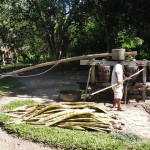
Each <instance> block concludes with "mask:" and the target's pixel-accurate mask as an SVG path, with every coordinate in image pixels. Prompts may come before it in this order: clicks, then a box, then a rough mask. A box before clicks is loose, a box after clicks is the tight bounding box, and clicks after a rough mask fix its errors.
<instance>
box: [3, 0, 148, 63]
mask: <svg viewBox="0 0 150 150" xmlns="http://www.w3.org/2000/svg"><path fill="white" fill-rule="evenodd" d="M149 5H150V1H147V0H136V1H133V0H130V1H125V0H120V1H117V0H116V1H113V0H32V1H31V0H0V9H1V11H0V47H6V48H7V49H8V50H9V51H11V52H12V53H13V54H14V57H13V61H14V62H18V61H22V62H30V63H40V62H46V61H50V60H54V59H60V58H62V57H71V56H76V55H85V54H92V53H102V52H111V49H113V48H125V49H126V50H127V51H131V50H136V51H138V54H139V55H138V57H137V58H138V59H149V58H150V54H149V47H150V43H149V41H150V25H149V18H150V9H149Z"/></svg>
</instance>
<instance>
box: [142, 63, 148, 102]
mask: <svg viewBox="0 0 150 150" xmlns="http://www.w3.org/2000/svg"><path fill="white" fill-rule="evenodd" d="M143 69H144V70H143V73H142V76H143V78H142V79H143V85H144V86H143V90H142V100H143V101H144V102H145V98H146V72H147V70H146V66H143Z"/></svg>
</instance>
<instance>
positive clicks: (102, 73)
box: [98, 66, 111, 83]
mask: <svg viewBox="0 0 150 150" xmlns="http://www.w3.org/2000/svg"><path fill="white" fill-rule="evenodd" d="M110 75H111V72H110V66H98V81H99V82H101V83H109V80H110Z"/></svg>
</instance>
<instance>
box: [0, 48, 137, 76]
mask: <svg viewBox="0 0 150 150" xmlns="http://www.w3.org/2000/svg"><path fill="white" fill-rule="evenodd" d="M125 55H126V56H129V55H132V56H136V55H137V52H136V51H133V52H125ZM110 56H112V53H102V54H91V55H85V56H77V57H71V58H66V59H61V60H56V61H51V62H46V63H41V64H38V65H35V66H30V67H26V68H22V69H20V70H16V71H12V72H9V73H7V74H5V75H2V76H1V77H0V79H3V78H6V77H9V76H13V75H16V74H19V73H22V72H25V71H29V70H33V69H36V68H41V67H45V66H51V65H55V64H57V63H59V64H60V63H65V62H71V61H77V60H83V59H90V58H100V57H110Z"/></svg>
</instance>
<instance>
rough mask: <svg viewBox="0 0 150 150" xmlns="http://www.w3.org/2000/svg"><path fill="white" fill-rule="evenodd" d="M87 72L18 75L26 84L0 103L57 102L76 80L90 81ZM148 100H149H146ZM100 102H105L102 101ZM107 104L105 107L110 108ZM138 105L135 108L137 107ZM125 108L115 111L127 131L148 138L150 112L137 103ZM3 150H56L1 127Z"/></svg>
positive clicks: (11, 92)
mask: <svg viewBox="0 0 150 150" xmlns="http://www.w3.org/2000/svg"><path fill="white" fill-rule="evenodd" d="M39 71H42V70H34V71H30V72H28V73H26V74H23V75H28V74H36V73H39ZM87 76H88V72H87V71H82V70H76V69H74V70H72V71H61V70H60V71H54V72H53V73H52V72H49V73H46V74H44V75H41V76H37V77H30V78H18V79H19V80H20V81H22V82H23V83H24V86H22V87H19V88H16V89H13V90H11V91H10V92H9V93H8V94H6V95H4V96H0V106H2V105H3V104H7V103H8V102H10V101H13V100H23V99H33V100H36V101H37V102H39V103H43V102H49V103H51V102H57V101H58V100H59V91H60V90H64V89H73V88H78V87H79V85H78V84H77V82H83V81H86V80H87ZM146 103H150V100H147V101H146ZM100 105H104V104H103V103H100ZM109 105H110V104H108V103H107V104H106V109H108V110H109V109H110V108H109V107H107V106H109ZM135 106H136V107H135ZM123 109H124V110H125V111H123V112H118V111H116V110H115V109H114V110H113V113H115V114H118V115H119V116H120V118H121V120H122V122H124V124H125V126H124V127H123V130H124V132H132V133H135V134H137V135H139V136H140V137H143V138H145V139H150V128H149V126H150V115H149V114H148V113H147V112H146V111H145V110H144V109H143V108H142V107H141V106H140V105H137V103H136V102H132V103H130V104H128V105H126V106H125V105H123ZM0 150H55V149H53V148H50V147H45V146H44V145H42V144H37V143H33V142H31V141H26V140H23V139H21V138H18V137H14V136H12V135H9V134H7V133H6V132H5V131H3V130H2V129H1V128H0Z"/></svg>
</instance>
